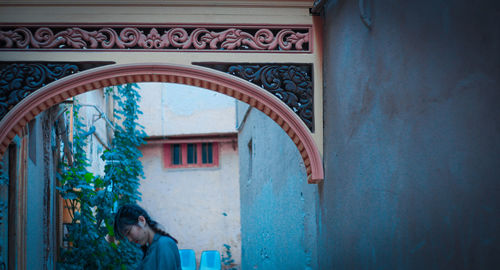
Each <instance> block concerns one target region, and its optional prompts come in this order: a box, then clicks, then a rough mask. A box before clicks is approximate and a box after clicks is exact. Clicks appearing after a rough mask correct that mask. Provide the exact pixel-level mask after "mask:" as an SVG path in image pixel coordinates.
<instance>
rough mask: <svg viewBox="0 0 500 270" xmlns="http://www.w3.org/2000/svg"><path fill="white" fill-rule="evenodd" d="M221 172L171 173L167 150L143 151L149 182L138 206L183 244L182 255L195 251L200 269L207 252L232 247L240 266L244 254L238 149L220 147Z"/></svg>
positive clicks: (145, 182)
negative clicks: (165, 156) (166, 163)
mask: <svg viewBox="0 0 500 270" xmlns="http://www.w3.org/2000/svg"><path fill="white" fill-rule="evenodd" d="M219 147H220V148H219V151H220V152H219V153H220V155H219V167H215V168H193V169H186V168H184V169H181V168H179V169H166V168H164V167H163V144H149V145H145V146H142V147H141V151H142V154H143V157H142V158H141V162H142V164H143V166H144V176H145V179H144V180H142V181H141V186H140V188H139V191H140V192H141V194H142V195H141V196H142V201H141V202H139V204H140V205H141V206H143V207H144V208H145V209H147V211H148V212H149V213H151V216H152V218H153V219H155V220H157V221H158V222H159V223H160V224H162V225H163V226H164V227H165V229H166V230H167V232H169V233H170V234H172V236H174V237H175V238H176V239H177V240H178V241H179V248H180V249H193V250H194V251H195V253H196V259H197V261H198V265H199V263H200V258H201V252H202V251H203V250H219V252H220V253H221V254H224V252H225V250H224V247H223V244H228V245H230V246H231V251H232V255H233V259H234V260H235V263H237V264H239V263H240V261H241V259H240V254H241V239H240V238H241V235H240V196H239V187H238V185H239V183H238V175H239V172H238V150H237V149H235V148H233V143H220V144H219Z"/></svg>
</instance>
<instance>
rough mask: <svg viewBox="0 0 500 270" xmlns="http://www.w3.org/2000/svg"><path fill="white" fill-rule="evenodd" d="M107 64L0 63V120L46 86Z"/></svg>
mask: <svg viewBox="0 0 500 270" xmlns="http://www.w3.org/2000/svg"><path fill="white" fill-rule="evenodd" d="M107 64H111V63H110V62H93V63H91V62H89V63H46V62H40V63H31V62H30V63H22V62H19V63H8V62H7V63H6V62H0V119H2V118H3V117H4V116H5V115H6V114H7V112H8V111H9V110H10V109H11V108H12V107H14V106H15V105H16V104H17V103H19V102H20V101H21V100H22V99H23V98H25V97H26V96H28V95H29V94H31V93H32V92H34V91H36V90H37V89H39V88H41V87H43V86H45V85H46V84H48V83H51V82H53V81H55V80H58V79H60V78H63V77H65V76H68V75H71V74H74V73H76V72H79V71H82V70H85V69H89V68H94V67H97V66H103V65H107Z"/></svg>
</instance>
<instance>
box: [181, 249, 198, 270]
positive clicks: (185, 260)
mask: <svg viewBox="0 0 500 270" xmlns="http://www.w3.org/2000/svg"><path fill="white" fill-rule="evenodd" d="M179 255H180V257H181V268H182V270H196V257H195V255H194V250H192V249H179Z"/></svg>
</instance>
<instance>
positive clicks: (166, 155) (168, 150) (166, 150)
mask: <svg viewBox="0 0 500 270" xmlns="http://www.w3.org/2000/svg"><path fill="white" fill-rule="evenodd" d="M203 143H211V144H212V163H203V162H202V149H201V145H202V144H203ZM174 144H180V146H181V159H182V162H181V164H172V145H174ZM188 144H195V145H196V156H197V157H196V163H191V164H188V163H187V158H188V157H187V145H188ZM163 162H164V164H163V165H164V167H165V168H209V167H218V166H219V143H217V142H185V143H184V142H182V143H174V142H172V143H164V144H163Z"/></svg>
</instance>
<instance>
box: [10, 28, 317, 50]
mask: <svg viewBox="0 0 500 270" xmlns="http://www.w3.org/2000/svg"><path fill="white" fill-rule="evenodd" d="M309 32H310V31H309V28H307V27H302V28H297V29H282V28H275V29H274V28H266V29H248V28H245V29H238V28H227V29H222V30H221V28H213V29H207V28H193V27H171V28H169V27H158V28H156V27H142V26H139V27H104V28H97V27H90V26H89V27H85V28H81V27H67V28H64V27H60V26H58V27H30V26H27V27H8V26H7V27H1V28H0V48H1V49H23V50H29V49H135V50H143V49H163V50H257V51H261V50H262V51H282V50H283V51H302V52H304V51H305V52H309V51H310V50H309V38H310V37H309V35H310V34H309Z"/></svg>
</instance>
